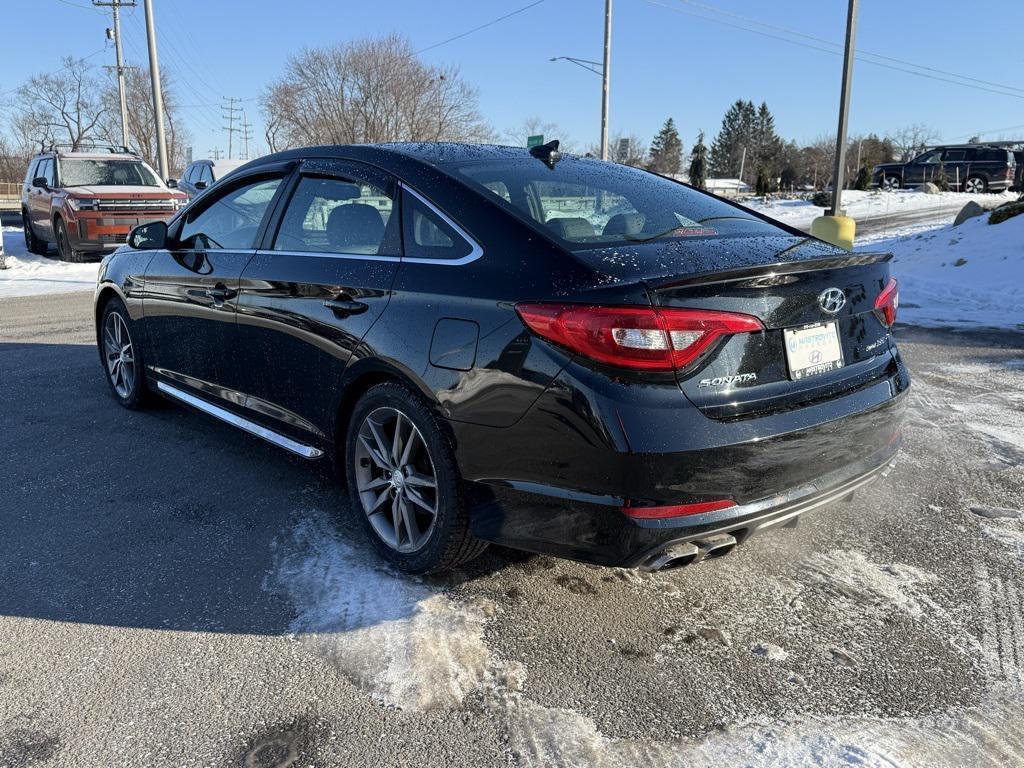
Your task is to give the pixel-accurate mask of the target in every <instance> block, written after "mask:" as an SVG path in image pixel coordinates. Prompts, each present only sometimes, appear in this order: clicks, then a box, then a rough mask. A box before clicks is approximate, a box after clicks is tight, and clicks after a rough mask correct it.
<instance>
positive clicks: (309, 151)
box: [244, 141, 531, 168]
mask: <svg viewBox="0 0 1024 768" xmlns="http://www.w3.org/2000/svg"><path fill="white" fill-rule="evenodd" d="M313 157H317V158H338V159H339V160H356V161H362V162H367V163H373V164H376V163H381V162H384V163H385V164H386V163H387V161H388V160H390V161H392V162H393V161H395V160H401V159H408V160H413V161H416V162H419V163H422V164H424V165H431V166H435V167H439V168H443V167H445V166H449V165H453V164H458V163H464V162H467V161H472V160H500V159H516V158H523V159H525V158H530V157H531V155H530V151H529V150H528V149H526V148H525V147H509V146H502V145H498V144H464V143H459V142H450V141H439V142H434V141H421V142H390V143H385V144H325V145H321V146H313V147H301V148H298V149H288V150H284V151H282V152H277V153H275V154H271V155H264V156H263V157H261V158H258V159H257V160H253V161H252V162H250V163H247V164H246V165H245V166H244V167H245V168H257V167H259V166H261V165H265V164H270V163H274V162H282V161H287V160H302V159H306V158H313Z"/></svg>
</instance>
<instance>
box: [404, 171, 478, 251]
mask: <svg viewBox="0 0 1024 768" xmlns="http://www.w3.org/2000/svg"><path fill="white" fill-rule="evenodd" d="M402 235H403V237H402V240H403V245H404V247H405V258H407V259H428V260H431V261H454V260H457V259H464V258H466V257H467V256H470V255H471V254H472V253H473V243H471V242H470V241H469V240H467V239H466V237H465V236H463V235H462V234H461V233H460V232H459V231H458V230H457V229H456V227H455V226H454V222H452V221H451V220H450V219H448V217H447V216H444V215H443V214H441V213H440V212H439V211H437V210H436V209H435V208H434V207H433V206H432V205H430V204H428V203H427V202H425V201H424V200H422V199H421V198H420V197H419V196H418V195H416V194H415V193H413V192H410V191H409V190H408V189H406V190H405V191H404V193H403V195H402Z"/></svg>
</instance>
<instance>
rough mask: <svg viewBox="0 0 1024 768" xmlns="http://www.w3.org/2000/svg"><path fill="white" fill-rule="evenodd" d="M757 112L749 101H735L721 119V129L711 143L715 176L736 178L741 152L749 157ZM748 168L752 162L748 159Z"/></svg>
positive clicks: (741, 156) (738, 171)
mask: <svg viewBox="0 0 1024 768" xmlns="http://www.w3.org/2000/svg"><path fill="white" fill-rule="evenodd" d="M756 121H757V110H756V109H755V108H754V103H753V102H751V101H743V99H737V100H736V102H735V103H734V104H733V105H732V106H731V107H729V109H728V111H727V112H726V113H725V117H723V118H722V127H721V129H720V130H719V131H718V135H717V136H715V140H714V141H713V142H711V171H712V172H713V173H714V174H716V175H717V176H725V177H728V178H737V177H739V175H740V165H741V164H742V163H743V150H744V149H746V151H747V154H748V155H749V154H750V153H751V151H752V150H753V147H752V146H751V144H752V142H753V138H754V124H755V122H756ZM747 160H748V161H749V162H748V167H750V163H752V162H753V158H752V157H748V158H747Z"/></svg>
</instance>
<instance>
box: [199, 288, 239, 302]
mask: <svg viewBox="0 0 1024 768" xmlns="http://www.w3.org/2000/svg"><path fill="white" fill-rule="evenodd" d="M203 293H204V295H205V296H206V297H207V298H209V299H213V300H214V302H225V301H227V300H228V299H233V298H235V296H237V295H238V291H234V290H232V289H231V288H228V287H227V286H226V285H224V284H223V283H217V285H215V286H213V288H207V289H206V290H205V291H203Z"/></svg>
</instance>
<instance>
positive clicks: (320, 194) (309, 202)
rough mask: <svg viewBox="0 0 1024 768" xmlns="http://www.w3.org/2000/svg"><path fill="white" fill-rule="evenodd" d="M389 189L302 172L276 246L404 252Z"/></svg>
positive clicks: (388, 253) (316, 250)
mask: <svg viewBox="0 0 1024 768" xmlns="http://www.w3.org/2000/svg"><path fill="white" fill-rule="evenodd" d="M393 210H394V200H393V195H392V193H391V192H390V191H388V190H384V189H381V188H379V187H377V186H375V185H373V184H370V183H368V182H365V181H358V180H356V179H347V178H337V177H330V178H328V177H318V176H303V177H302V179H301V180H300V181H299V185H298V187H297V188H296V189H295V194H294V195H292V199H291V200H290V201H289V202H288V208H287V210H286V211H285V213H284V217H283V218H282V220H281V226H280V228H279V229H278V232H277V237H276V238H275V239H274V250H275V251H302V252H311V253H345V254H358V255H367V256H385V255H386V256H398V255H399V254H400V248H399V242H400V241H399V236H398V219H397V217H393V215H392V214H393Z"/></svg>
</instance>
